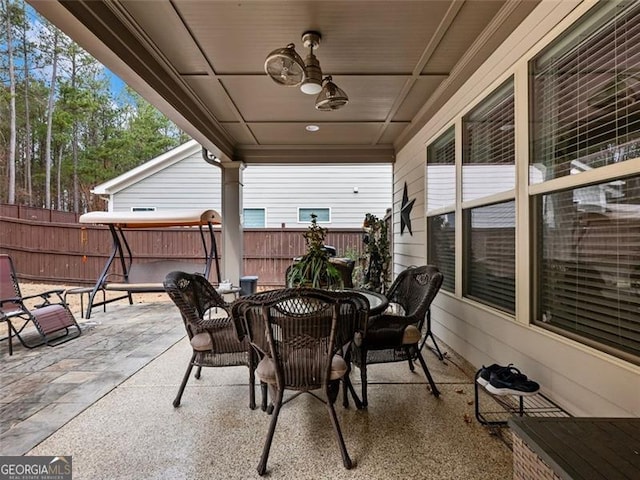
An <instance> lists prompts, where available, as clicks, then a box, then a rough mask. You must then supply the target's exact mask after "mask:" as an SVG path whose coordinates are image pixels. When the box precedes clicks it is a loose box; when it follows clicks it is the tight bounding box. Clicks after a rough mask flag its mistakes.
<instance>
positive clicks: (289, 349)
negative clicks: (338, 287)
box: [232, 288, 369, 390]
mask: <svg viewBox="0 0 640 480" xmlns="http://www.w3.org/2000/svg"><path fill="white" fill-rule="evenodd" d="M368 309H369V304H368V301H367V299H366V298H365V297H363V296H362V295H360V294H357V293H351V292H349V293H347V292H332V291H327V290H320V289H313V288H287V289H282V290H274V291H271V292H265V293H262V294H257V295H252V296H249V297H244V298H242V299H240V300H239V301H237V302H235V303H234V304H233V307H232V317H233V318H234V320H235V322H236V327H237V329H238V335H239V336H240V337H241V338H243V337H244V336H247V337H248V338H249V341H250V343H251V345H252V346H253V347H254V348H255V349H256V350H257V351H258V352H259V354H260V355H261V356H264V355H267V356H269V357H270V358H271V359H272V360H273V361H274V362H275V364H276V375H277V378H278V382H279V383H281V384H282V385H285V386H286V388H290V389H295V390H313V389H317V388H320V387H321V386H322V385H324V384H325V382H326V379H327V378H328V375H329V372H330V368H331V360H332V358H333V356H334V355H335V354H336V353H338V352H339V351H340V350H341V349H342V347H343V346H344V345H346V344H347V343H348V342H350V341H351V340H352V339H353V337H354V334H355V333H356V332H359V333H360V334H362V335H364V334H365V333H364V329H365V328H366V323H367V315H368Z"/></svg>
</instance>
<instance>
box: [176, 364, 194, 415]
mask: <svg viewBox="0 0 640 480" xmlns="http://www.w3.org/2000/svg"><path fill="white" fill-rule="evenodd" d="M195 359H196V354H195V353H194V354H193V355H191V360H189V366H188V367H187V371H186V372H185V373H184V376H183V377H182V383H181V384H180V389H179V390H178V395H176V398H175V400H174V401H173V406H174V407H176V408H177V407H179V406H180V400H181V399H182V393H183V392H184V387H186V386H187V381H188V380H189V375H191V370H192V369H193V362H194V360H195Z"/></svg>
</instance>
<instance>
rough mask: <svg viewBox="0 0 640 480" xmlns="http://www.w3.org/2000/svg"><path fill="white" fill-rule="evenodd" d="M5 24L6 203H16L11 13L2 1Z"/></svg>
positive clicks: (14, 83)
mask: <svg viewBox="0 0 640 480" xmlns="http://www.w3.org/2000/svg"><path fill="white" fill-rule="evenodd" d="M2 3H3V7H4V11H5V14H6V16H5V22H6V27H7V57H8V60H9V151H8V152H7V153H8V158H7V162H8V169H9V172H8V173H9V178H8V182H9V184H8V185H7V187H8V191H7V202H8V203H10V204H14V203H16V77H15V72H14V67H13V36H12V32H11V30H12V28H13V25H12V23H11V11H10V8H9V7H10V5H9V2H8V1H3V2H2Z"/></svg>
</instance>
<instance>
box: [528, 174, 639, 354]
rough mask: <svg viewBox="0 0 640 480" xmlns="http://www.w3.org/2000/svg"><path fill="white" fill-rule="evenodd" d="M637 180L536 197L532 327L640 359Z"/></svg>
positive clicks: (620, 181)
mask: <svg viewBox="0 0 640 480" xmlns="http://www.w3.org/2000/svg"><path fill="white" fill-rule="evenodd" d="M639 180H640V177H635V178H628V179H622V180H619V181H618V182H616V184H615V185H614V186H615V187H617V188H616V189H615V190H613V187H614V186H613V185H611V182H606V183H601V184H598V185H593V186H589V187H584V188H577V189H574V190H568V191H563V192H555V193H552V194H547V195H543V196H540V197H538V199H537V200H538V204H539V206H540V208H541V211H542V212H543V213H542V216H543V227H542V233H541V238H540V244H539V245H538V250H539V255H541V257H542V258H541V265H540V274H539V278H538V284H539V289H540V295H539V305H538V309H537V312H536V315H535V321H536V323H538V324H540V325H543V326H546V327H549V328H554V329H561V330H562V331H564V332H568V333H570V334H572V336H575V337H576V338H578V339H579V340H582V341H586V342H587V343H589V342H590V341H591V342H594V341H595V342H597V343H599V344H600V346H602V344H604V345H606V346H609V347H611V348H614V349H617V350H619V351H620V350H621V351H623V352H626V353H631V354H633V355H636V356H638V355H640V317H639V316H638V311H640V182H639ZM597 191H599V192H600V194H595V193H594V192H597Z"/></svg>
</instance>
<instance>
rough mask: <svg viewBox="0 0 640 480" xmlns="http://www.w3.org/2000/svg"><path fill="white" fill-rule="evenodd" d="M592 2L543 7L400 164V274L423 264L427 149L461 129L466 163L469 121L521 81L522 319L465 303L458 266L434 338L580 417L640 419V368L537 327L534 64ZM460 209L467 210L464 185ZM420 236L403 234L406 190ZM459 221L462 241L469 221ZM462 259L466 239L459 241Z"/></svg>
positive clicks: (435, 312) (437, 314) (435, 316)
mask: <svg viewBox="0 0 640 480" xmlns="http://www.w3.org/2000/svg"><path fill="white" fill-rule="evenodd" d="M594 4H595V2H590V1H585V2H580V1H563V2H542V3H541V4H540V5H539V6H538V7H537V8H536V9H535V10H534V11H533V12H532V13H531V15H530V16H529V17H528V18H527V19H526V20H525V21H524V22H523V23H522V24H521V25H520V26H519V28H518V29H517V30H516V31H515V32H514V33H513V35H512V36H511V37H510V38H509V39H508V40H507V41H506V42H505V44H503V45H502V46H500V47H499V48H497V49H496V51H495V53H494V54H493V55H492V56H491V57H490V58H489V59H488V60H487V61H486V62H485V63H484V64H483V65H482V66H481V67H480V68H479V69H478V70H477V71H476V73H475V74H474V75H473V76H472V77H470V78H469V79H468V81H467V82H466V83H465V84H464V85H463V86H462V87H461V88H460V89H459V90H458V92H457V93H456V94H455V95H454V96H453V97H452V98H451V99H450V101H448V102H447V103H446V104H445V105H444V106H443V107H442V108H441V109H440V110H439V112H438V113H437V114H436V115H434V116H433V117H432V119H431V120H430V121H429V122H428V123H427V125H425V127H424V128H423V129H421V130H420V132H419V133H418V134H417V135H416V136H414V137H413V138H412V139H411V140H410V141H409V142H408V143H407V144H406V145H405V146H404V147H403V148H402V149H401V150H400V151H399V152H398V153H397V156H396V163H395V165H394V188H393V198H394V202H393V216H394V230H393V231H394V238H393V241H394V272H395V273H396V274H397V273H398V272H399V271H401V270H402V269H404V268H406V267H407V266H409V265H413V264H423V263H426V254H427V253H426V252H427V249H426V246H427V232H426V211H425V199H426V195H427V193H426V158H427V157H426V151H427V145H428V144H429V143H430V142H432V141H433V140H435V139H436V138H438V136H439V135H441V134H442V133H443V132H445V131H446V130H447V129H448V128H450V127H451V126H455V128H456V162H458V164H459V162H460V157H461V148H462V147H461V140H460V138H459V137H460V135H459V132H461V131H462V120H461V118H462V116H463V115H464V114H465V113H467V112H468V111H469V110H470V109H471V108H473V107H474V106H475V105H477V104H478V102H479V101H481V100H482V99H483V98H485V97H486V96H487V94H488V93H490V92H491V91H492V90H493V89H495V88H496V87H497V86H498V85H500V84H501V83H502V82H504V81H505V80H506V79H508V78H509V77H511V76H513V77H514V89H515V98H516V104H515V111H516V140H515V142H516V188H515V192H512V193H511V195H512V198H515V200H516V213H517V217H516V218H517V225H516V232H517V233H516V235H517V236H516V265H515V268H516V314H515V315H508V314H506V313H503V312H500V311H497V310H495V309H492V308H490V307H488V306H485V305H482V304H480V303H478V302H474V301H472V300H469V299H466V298H463V297H462V280H461V279H462V274H463V271H462V262H461V261H457V263H456V289H455V291H456V293H455V294H453V293H449V292H445V291H441V292H440V293H439V295H438V296H437V298H436V300H435V301H434V304H433V307H432V322H433V330H434V332H435V334H436V335H437V336H438V337H439V338H442V339H443V341H445V342H446V343H447V344H449V345H450V346H451V347H452V348H453V349H454V350H455V351H456V352H457V353H459V354H461V355H462V356H463V357H464V358H466V359H467V360H468V361H469V362H471V363H472V364H473V365H474V366H475V367H477V368H480V367H481V366H482V365H489V364H492V363H499V364H503V365H506V364H508V363H513V364H515V365H517V366H518V367H519V368H520V369H521V370H522V371H523V372H525V373H526V374H527V375H528V376H529V377H532V378H534V379H536V380H537V381H538V382H539V383H540V384H541V388H542V391H543V392H546V393H548V394H549V395H550V396H551V397H552V398H553V399H554V400H556V401H558V402H559V403H560V405H561V406H563V407H564V408H565V409H567V410H568V411H569V412H570V413H572V414H574V415H585V416H622V417H624V416H635V417H637V416H638V415H640V367H639V366H638V365H635V364H632V363H630V362H626V361H624V360H622V359H620V358H617V357H614V356H612V355H608V354H606V353H604V352H602V351H599V350H596V349H594V348H591V347H589V346H586V345H584V344H582V343H578V342H576V341H573V340H571V339H569V338H567V337H565V336H561V335H559V334H555V333H552V332H550V331H547V330H544V329H541V328H538V327H536V326H534V325H531V324H530V323H529V317H530V301H531V300H530V291H531V285H530V283H531V282H530V275H531V271H530V259H531V255H532V254H531V245H530V241H529V238H530V233H531V232H530V230H529V229H530V227H529V220H530V218H529V211H528V207H527V204H528V200H529V185H528V182H527V169H528V155H529V141H528V136H527V135H528V134H527V133H526V132H527V130H528V119H527V115H526V112H527V104H526V98H527V93H526V92H527V85H528V65H527V62H528V60H529V59H530V58H531V57H532V56H533V55H535V53H537V52H538V51H539V50H540V49H541V48H543V47H544V46H545V45H547V44H548V43H549V42H550V41H551V40H553V39H554V38H556V37H557V36H558V35H559V34H560V33H561V32H563V31H564V30H566V29H567V28H568V27H569V25H570V24H572V23H573V22H574V21H575V20H577V19H578V18H580V16H582V15H583V14H585V13H586V12H587V11H588V9H589V8H590V7H591V6H593V5H594ZM455 182H456V192H457V193H456V205H457V206H458V207H459V206H460V205H461V202H462V199H461V198H460V193H459V192H460V191H461V188H460V187H461V178H460V174H459V173H458V174H457V176H456V179H455ZM405 183H406V185H407V191H408V198H409V200H412V199H415V203H414V205H413V209H412V211H411V223H412V229H413V235H409V234H408V232H407V231H406V230H405V232H404V234H401V233H400V209H401V205H402V197H403V189H404V185H405ZM459 217H460V215H456V231H458V232H460V231H461V230H462V219H461V218H459ZM456 252H459V253H458V254H457V258H458V259H459V258H460V257H461V252H463V245H462V240H461V235H458V236H457V238H456Z"/></svg>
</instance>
